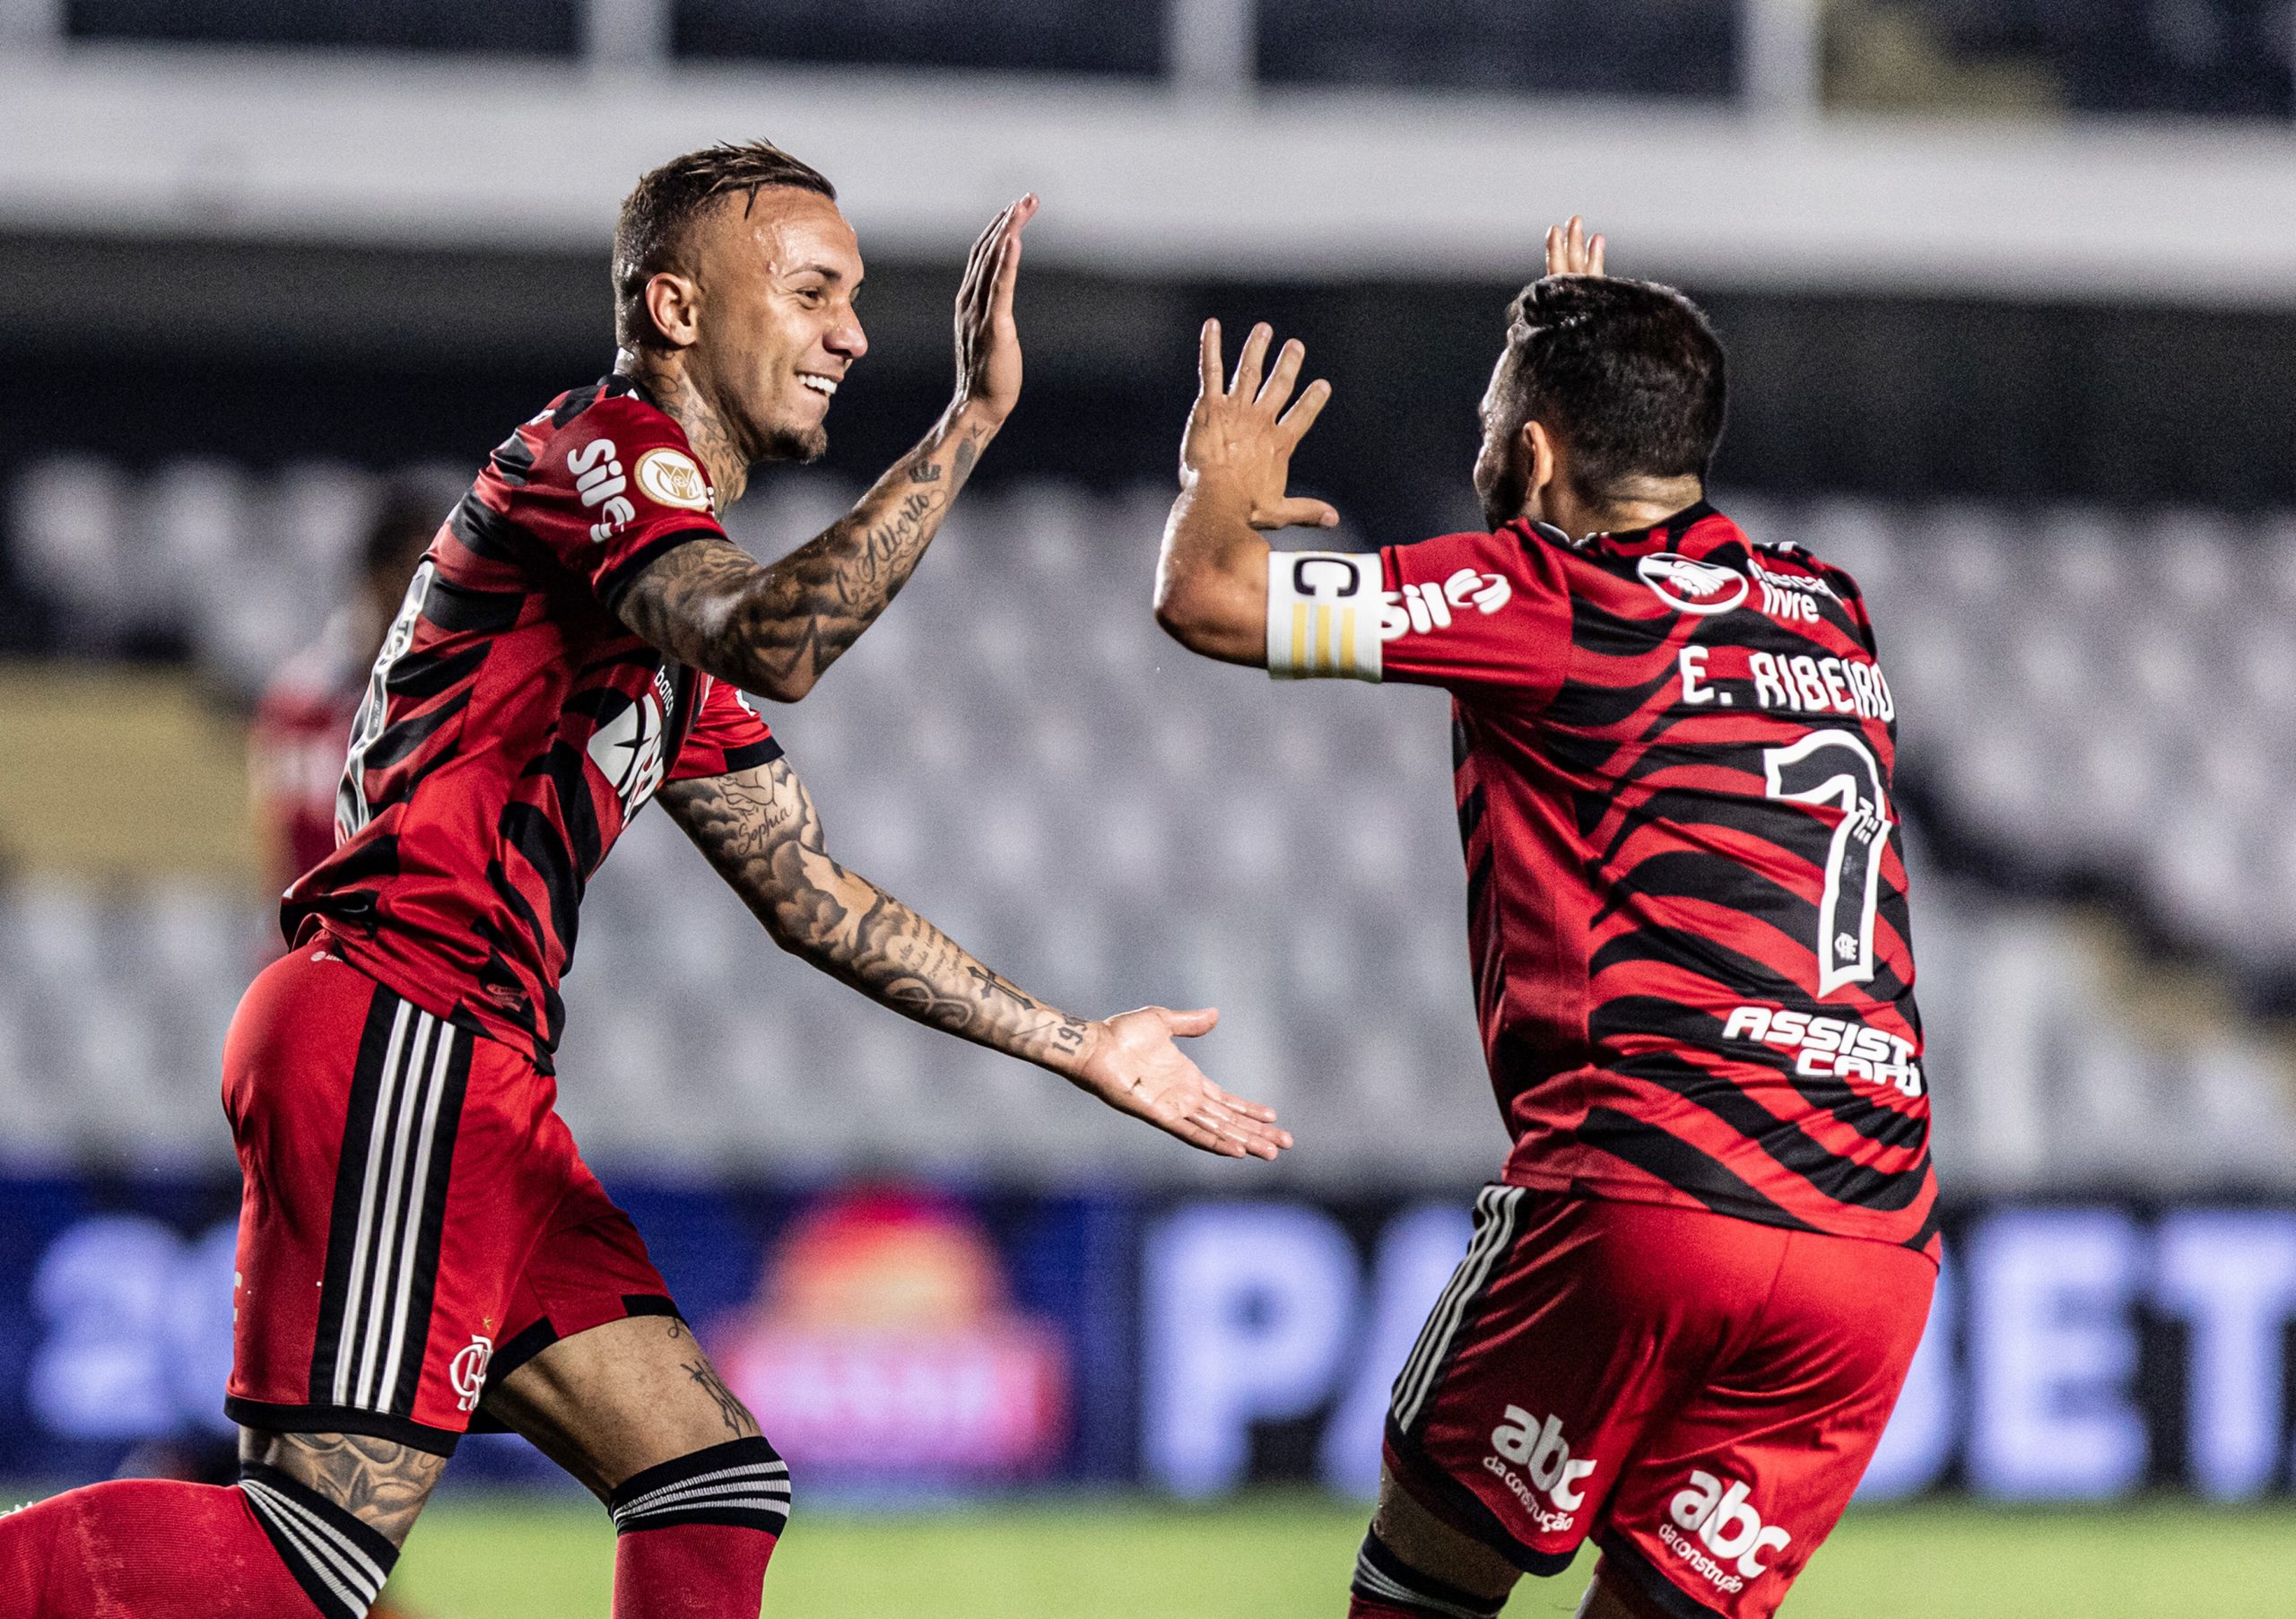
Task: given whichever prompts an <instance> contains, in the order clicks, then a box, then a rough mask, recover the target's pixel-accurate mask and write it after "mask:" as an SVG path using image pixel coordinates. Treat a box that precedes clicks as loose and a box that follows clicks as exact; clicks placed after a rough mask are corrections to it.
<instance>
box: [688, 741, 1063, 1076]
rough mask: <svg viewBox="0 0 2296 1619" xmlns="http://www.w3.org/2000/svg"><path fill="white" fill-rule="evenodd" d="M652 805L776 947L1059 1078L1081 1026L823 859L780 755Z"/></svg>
mask: <svg viewBox="0 0 2296 1619" xmlns="http://www.w3.org/2000/svg"><path fill="white" fill-rule="evenodd" d="M661 798H662V802H663V805H665V807H666V808H667V809H668V810H669V812H670V814H671V815H672V816H673V817H674V819H675V820H676V821H677V823H678V824H679V825H680V826H682V827H683V828H684V829H685V833H686V836H687V837H689V838H691V839H692V840H693V841H694V844H695V845H696V847H698V848H699V849H700V850H701V852H702V854H703V855H704V856H705V857H708V859H709V863H710V864H711V865H712V866H716V867H717V868H718V875H721V876H723V877H724V878H725V879H726V882H727V883H731V884H732V885H733V887H734V890H735V892H737V893H739V894H740V895H741V896H742V899H743V901H744V903H745V904H747V905H748V906H749V908H750V909H751V910H752V911H754V912H755V913H756V914H757V917H758V919H759V920H760V921H761V922H763V923H764V924H765V927H766V930H767V931H768V932H769V933H770V934H771V935H772V936H773V937H774V939H775V941H776V942H777V943H778V944H780V945H781V947H782V948H783V949H785V950H787V951H789V952H791V953H794V954H796V955H801V956H804V958H805V959H806V960H807V961H809V962H813V965H815V966H816V967H819V968H820V969H821V970H822V971H824V972H826V973H828V974H830V975H831V977H832V978H836V979H841V980H843V981H844V982H846V983H848V984H850V985H852V986H853V987H854V988H856V989H858V990H859V991H861V993H862V994H864V995H866V996H868V997H871V998H872V999H874V1000H876V1001H879V1002H882V1003H883V1005H887V1006H890V1007H891V1008H892V1009H893V1010H894V1011H896V1012H899V1013H900V1014H903V1015H904V1016H908V1017H913V1018H915V1019H916V1020H917V1021H918V1023H929V1024H930V1025H932V1026H933V1027H934V1028H936V1029H942V1030H945V1031H948V1032H949V1033H951V1034H954V1035H956V1036H958V1037H959V1038H960V1039H963V1040H972V1041H974V1042H976V1043H978V1044H979V1045H984V1046H988V1047H991V1048H993V1049H996V1050H999V1051H1004V1052H1007V1053H1009V1054H1011V1055H1012V1056H1014V1057H1018V1058H1023V1059H1025V1060H1027V1061H1030V1062H1034V1063H1041V1064H1043V1065H1044V1066H1046V1067H1048V1068H1051V1069H1054V1070H1055V1071H1057V1072H1059V1073H1064V1074H1065V1073H1068V1072H1070V1071H1071V1069H1072V1068H1073V1067H1074V1064H1075V1062H1076V1060H1077V1059H1078V1058H1081V1057H1082V1056H1083V1051H1084V1048H1085V1045H1086V1042H1087V1035H1088V1032H1089V1029H1090V1025H1088V1024H1087V1023H1085V1022H1084V1020H1083V1019H1082V1018H1079V1017H1073V1016H1071V1015H1070V1014H1067V1013H1065V1012H1063V1011H1061V1010H1060V1009H1059V1008H1058V1007H1057V1006H1052V1005H1047V1004H1046V1003H1045V1002H1043V1001H1040V1000H1038V999H1037V998H1036V997H1034V996H1031V995H1030V994H1029V993H1028V992H1027V991H1026V990H1023V989H1022V988H1020V987H1019V986H1018V985H1016V984H1014V983H1013V982H1012V981H1011V980H1010V979H1006V978H1005V977H1003V976H1001V975H1000V974H998V973H997V972H996V971H993V970H992V969H990V968H988V967H987V966H985V965H984V964H983V963H982V962H979V961H978V960H977V959H976V958H975V957H973V956H972V955H971V954H970V953H969V952H967V951H966V950H965V948H964V947H963V946H962V945H961V944H958V943H957V942H956V941H955V940H954V939H952V938H951V937H949V936H948V935H947V934H945V933H943V932H942V931H941V930H940V929H939V928H938V927H935V926H934V925H933V924H932V923H931V922H929V921H927V920H926V919H925V918H923V917H921V916H919V915H918V914H917V913H916V912H915V911H913V910H910V909H909V907H908V906H906V905H904V904H902V903H901V902H900V901H899V900H896V899H894V898H893V897H892V895H891V894H889V893H887V892H885V891H884V890H883V889H882V888H879V887H878V886H877V885H876V884H875V883H872V882H870V881H869V880H868V879H867V878H866V877H863V876H858V875H855V874H854V873H852V872H849V871H847V870H846V869H845V868H844V867H843V866H839V864H838V863H837V862H836V861H835V860H833V859H831V857H830V856H829V853H828V850H827V849H826V847H825V846H824V843H823V840H822V828H821V820H820V817H819V816H818V815H817V814H815V813H814V811H813V800H812V798H811V797H810V796H808V795H807V794H806V792H805V788H804V783H803V782H802V781H800V780H798V779H797V775H796V771H794V770H791V769H790V768H789V764H788V762H787V760H781V759H777V760H775V761H774V762H772V763H771V764H769V765H766V766H764V767H762V768H761V769H759V770H745V771H743V772H742V773H740V774H739V775H734V776H718V777H714V778H710V779H705V780H700V781H683V782H678V783H674V784H673V785H671V786H669V787H665V788H663V789H662V792H661Z"/></svg>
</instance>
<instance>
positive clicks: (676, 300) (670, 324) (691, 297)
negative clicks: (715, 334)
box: [645, 270, 701, 349]
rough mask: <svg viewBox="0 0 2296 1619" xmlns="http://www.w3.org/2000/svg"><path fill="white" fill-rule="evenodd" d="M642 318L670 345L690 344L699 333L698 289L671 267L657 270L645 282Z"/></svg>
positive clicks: (683, 347)
mask: <svg viewBox="0 0 2296 1619" xmlns="http://www.w3.org/2000/svg"><path fill="white" fill-rule="evenodd" d="M645 300H646V318H648V320H650V321H652V322H653V324H654V331H655V334H656V335H657V336H658V337H659V338H660V339H661V341H662V342H664V343H666V344H669V345H670V346H671V347H672V348H674V349H687V348H691V347H692V346H693V345H694V344H695V343H696V342H698V341H699V340H700V336H701V321H700V316H701V289H700V287H699V286H697V285H695V284H694V283H693V282H692V281H691V280H690V279H689V278H688V277H686V276H683V275H680V274H676V273H675V272H674V271H671V270H659V271H657V272H656V273H655V274H653V275H652V276H651V277H649V278H648V281H647V283H646V292H645Z"/></svg>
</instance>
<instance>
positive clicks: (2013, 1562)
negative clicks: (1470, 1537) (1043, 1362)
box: [393, 1494, 2296, 1619]
mask: <svg viewBox="0 0 2296 1619" xmlns="http://www.w3.org/2000/svg"><path fill="white" fill-rule="evenodd" d="M1363 1519H1364V1515H1363V1512H1362V1510H1361V1509H1360V1508H1357V1507H1354V1506H1347V1505H1335V1504H1333V1503H1331V1502H1329V1501H1326V1500H1324V1499H1323V1498H1321V1497H1318V1496H1314V1495H1291V1494H1269V1495H1262V1496H1254V1497H1248V1498H1246V1500H1245V1501H1243V1502H1242V1503H1241V1504H1238V1505H1231V1506H1226V1507H1221V1508H1216V1509H1205V1510H1193V1509H1188V1508H1182V1507H1174V1506H1168V1505H1161V1504H1156V1503H1152V1502H1150V1501H1143V1500H1138V1499H1127V1498H1123V1497H1116V1498H1109V1499H1105V1500H1083V1501H1078V1502H1077V1503H1075V1504H1073V1505H1054V1504H1047V1503H1043V1502H1033V1503H1030V1504H1021V1505H1004V1506H995V1507H982V1508H974V1509H969V1510H961V1511H950V1512H939V1513H931V1514H920V1515H864V1514H854V1513H848V1512H837V1511H832V1510H826V1509H822V1510H812V1511H808V1510H805V1509H804V1506H803V1505H802V1504H801V1506H800V1508H799V1513H798V1518H797V1521H796V1525H795V1526H794V1527H793V1528H792V1529H791V1532H790V1534H789V1535H788V1536H787V1538H786V1539H784V1541H783V1542H782V1545H781V1548H780V1550H779V1552H778V1554H776V1555H775V1558H774V1562H773V1572H772V1575H771V1577H770V1579H769V1580H768V1581H767V1583H766V1601H765V1611H766V1614H767V1615H769V1619H771V1616H774V1615H789V1616H790V1619H800V1616H804V1615H827V1616H833V1619H880V1616H882V1619H921V1616H923V1615H935V1616H944V1619H975V1616H976V1615H978V1619H992V1616H993V1619H1054V1616H1055V1615H1058V1616H1060V1619H1070V1616H1072V1615H1073V1616H1075V1619H1099V1616H1100V1615H1120V1616H1123V1619H1247V1616H1248V1619H1294V1616H1297V1619H1310V1616H1313V1619H1338V1615H1342V1614H1344V1612H1345V1597H1344V1589H1345V1587H1346V1580H1347V1572H1348V1569H1349V1567H1350V1565H1351V1564H1352V1562H1353V1560H1354V1555H1355V1546H1356V1543H1357V1541H1358V1540H1359V1539H1360V1538H1361V1535H1362V1532H1363ZM612 1558H613V1536H612V1534H611V1533H610V1532H609V1530H608V1528H607V1527H606V1524H605V1520H604V1515H603V1513H601V1512H600V1511H599V1510H597V1509H596V1508H595V1507H590V1506H586V1505H583V1504H580V1503H578V1502H559V1501H546V1502H537V1501H522V1500H519V1499H517V1498H505V1499H489V1498H485V1497H479V1496H469V1495H465V1496H461V1497H459V1498H449V1499H448V1500H444V1501H439V1503H438V1504H436V1505H435V1506H433V1507H432V1508H431V1510H430V1511H428V1512H426V1513H425V1514H424V1515H423V1518H422V1522H421V1523H420V1524H419V1525H418V1526H417V1527H416V1528H415V1531H414V1536H413V1539H412V1540H410V1541H409V1542H408V1545H407V1549H406V1554H405V1557H404V1561H403V1562H402V1563H401V1565H400V1570H401V1572H400V1577H399V1578H398V1579H397V1580H394V1581H393V1590H394V1592H395V1593H396V1594H398V1595H399V1596H400V1597H401V1598H402V1600H403V1601H404V1604H405V1606H407V1607H408V1608H410V1609H411V1610H412V1611H413V1614H415V1615H418V1616H419V1619H575V1616H577V1615H598V1616H600V1619H603V1616H604V1614H605V1612H606V1606H607V1596H608V1591H609V1589H610V1581H611V1563H612ZM1592 1564H1593V1559H1592V1555H1591V1554H1581V1555H1580V1558H1579V1562H1578V1565H1577V1566H1576V1567H1575V1568H1574V1569H1572V1570H1571V1571H1570V1572H1569V1573H1566V1574H1564V1575H1562V1576H1561V1577H1560V1578H1558V1579H1555V1580H1525V1581H1524V1582H1523V1584H1522V1586H1521V1587H1520V1588H1519V1589H1518V1591H1517V1593H1516V1596H1515V1599H1514V1601H1513V1602H1512V1603H1511V1604H1510V1605H1509V1607H1508V1610H1507V1611H1508V1613H1509V1615H1568V1614H1569V1613H1570V1611H1571V1609H1572V1607H1573V1606H1574V1605H1575V1604H1576V1602H1577V1600H1578V1592H1579V1590H1580V1589H1581V1588H1582V1587H1583V1586H1584V1584H1585V1575H1586V1571H1587V1569H1588V1568H1590V1567H1591V1566H1592ZM1784 1612H1785V1613H1786V1614H1787V1615H1793V1619H2039V1616H2043V1615H2066V1619H2075V1616H2077V1619H2140V1616H2141V1619H2170V1616H2177V1615H2194V1616H2196V1619H2200V1616H2204V1615H2205V1619H2296V1507H2289V1506H2278V1507H2270V1508H2253V1509H2239V1510H2216V1509H2209V1508H2205V1507H2200V1506H2196V1505H2190V1504H2185V1503H2172V1502H2144V1503H2139V1504H2135V1505H2131V1506H2127V1507H2121V1508H2114V1509H2109V1510H2094V1511H2049V1510H2005V1509H2001V1508H1980V1507H1974V1506H1968V1505H1961V1504H1942V1503H1941V1504H1924V1505H1918V1506H1909V1507H1893V1508H1882V1509H1874V1510H1865V1511H1860V1512H1856V1513H1853V1514H1852V1515H1851V1517H1850V1518H1849V1519H1848V1521H1846V1522H1845V1523H1844V1524H1843V1525H1842V1527H1841V1528H1839V1530H1838V1531H1837V1532H1836V1533H1835V1535H1834V1536H1833V1538H1832V1539H1831V1541H1830V1542H1828V1544H1827V1545H1826V1547H1825V1549H1824V1550H1823V1551H1822V1552H1821V1553H1820V1554H1818V1558H1817V1561H1816V1562H1814V1563H1813V1565H1812V1567H1811V1569H1810V1571H1809V1572H1808V1573H1807V1574H1806V1575H1805V1576H1804V1577H1803V1580H1802V1582H1801V1584H1800V1586H1799V1587H1798V1588H1797V1589H1796V1591H1795V1594H1794V1596H1793V1597H1792V1599H1791V1600H1789V1601H1788V1602H1787V1605H1786V1606H1785V1609H1784Z"/></svg>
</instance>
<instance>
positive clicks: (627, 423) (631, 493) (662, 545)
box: [511, 395, 725, 607]
mask: <svg viewBox="0 0 2296 1619" xmlns="http://www.w3.org/2000/svg"><path fill="white" fill-rule="evenodd" d="M711 506H712V499H711V494H710V488H709V474H708V473H706V472H704V471H703V470H702V467H701V464H700V461H699V460H697V459H696V458H695V457H694V456H693V453H692V451H691V449H690V448H688V447H687V445H686V440H685V435H684V433H683V431H680V429H679V427H678V424H677V423H676V422H673V421H671V420H670V419H669V417H667V416H665V415H664V414H663V413H661V412H660V411H658V410H657V409H655V408H654V407H653V406H652V405H648V404H647V403H645V402H644V401H643V400H640V399H634V398H631V397H630V396H626V395H616V396H609V397H606V398H604V399H600V400H599V401H597V403H596V404H595V405H591V406H590V407H589V408H588V409H587V410H585V411H583V412H582V413H581V414H579V415H578V416H576V417H575V418H574V419H573V420H572V421H571V422H568V423H566V425H565V426H563V427H561V428H560V429H559V430H558V431H555V432H552V433H551V434H550V435H549V436H548V437H547V438H546V439H544V441H543V442H542V444H541V445H540V446H539V447H538V448H537V449H536V451H535V459H534V465H533V466H531V467H530V468H529V469H527V472H526V483H524V484H523V485H522V486H520V487H519V488H518V489H517V492H516V494H515V495H514V497H513V508H512V513H511V515H512V517H513V518H515V519H516V520H517V523H518V525H519V526H520V527H523V528H524V529H525V530H526V532H527V533H529V534H531V535H534V536H535V538H536V539H538V540H539V541H541V543H542V544H543V547H544V549H545V550H546V551H548V552H549V553H550V554H551V556H552V559H553V560H554V561H557V562H558V563H559V564H560V565H561V566H562V567H564V568H565V569H567V570H568V571H570V572H571V573H573V574H575V575H577V576H578V577H579V578H580V579H582V580H583V581H584V582H585V583H586V584H587V585H588V586H589V588H590V589H591V590H592V592H594V593H595V594H596V596H597V598H598V600H599V601H601V602H603V603H604V604H605V605H607V606H608V607H614V606H618V605H620V603H621V600H622V593H623V592H624V591H626V590H628V589H629V588H630V584H631V580H632V579H636V578H637V577H638V576H639V574H640V573H642V572H644V571H645V570H646V569H647V567H648V565H649V564H651V563H653V562H654V561H657V560H658V559H659V558H661V557H662V556H664V555H665V554H667V553H669V552H670V551H672V550H674V549H675V548H676V547H677V546H679V545H681V544H684V543H685V542H686V541H688V540H695V539H700V538H701V537H702V536H703V535H723V534H724V533H725V530H724V529H723V528H721V527H718V519H717V518H716V517H715V516H714V515H712V511H711Z"/></svg>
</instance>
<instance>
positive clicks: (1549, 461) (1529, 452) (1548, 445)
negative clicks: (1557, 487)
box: [1516, 420, 1562, 512]
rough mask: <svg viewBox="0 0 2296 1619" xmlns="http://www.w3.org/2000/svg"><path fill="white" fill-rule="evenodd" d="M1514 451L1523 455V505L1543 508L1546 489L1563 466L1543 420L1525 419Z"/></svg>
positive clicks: (1552, 437) (1550, 485)
mask: <svg viewBox="0 0 2296 1619" xmlns="http://www.w3.org/2000/svg"><path fill="white" fill-rule="evenodd" d="M1516 452H1517V453H1518V455H1520V456H1521V457H1523V507H1524V509H1525V510H1526V511H1531V512H1537V511H1539V510H1542V509H1544V497H1545V492H1546V491H1547V490H1548V489H1549V488H1551V487H1552V486H1553V485H1554V483H1555V480H1556V478H1557V477H1558V475H1559V474H1560V473H1561V466H1562V458H1561V456H1560V455H1559V454H1558V453H1557V452H1556V448H1555V442H1554V435H1553V434H1552V433H1551V432H1549V431H1546V424H1545V423H1544V422H1539V421H1536V420H1533V421H1529V422H1524V423H1523V428H1522V432H1521V435H1520V437H1519V438H1518V440H1517V443H1516Z"/></svg>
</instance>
